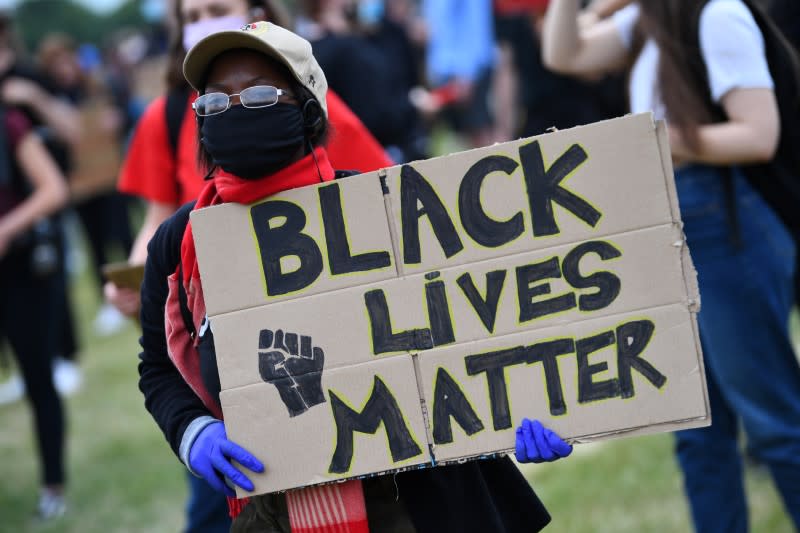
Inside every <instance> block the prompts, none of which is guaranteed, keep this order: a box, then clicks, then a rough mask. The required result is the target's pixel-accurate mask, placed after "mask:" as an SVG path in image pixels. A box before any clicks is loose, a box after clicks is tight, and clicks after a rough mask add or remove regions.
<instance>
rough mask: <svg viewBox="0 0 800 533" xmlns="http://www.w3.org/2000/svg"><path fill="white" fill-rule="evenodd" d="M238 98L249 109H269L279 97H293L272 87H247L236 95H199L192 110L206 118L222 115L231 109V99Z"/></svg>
mask: <svg viewBox="0 0 800 533" xmlns="http://www.w3.org/2000/svg"><path fill="white" fill-rule="evenodd" d="M234 96H238V97H239V102H241V104H242V105H243V106H244V107H247V108H249V109H259V108H261V107H269V106H271V105H275V104H277V103H278V98H279V97H281V96H293V95H292V93H290V92H287V91H284V90H283V89H278V88H277V87H273V86H272V85H256V86H254V87H248V88H247V89H245V90H243V91H242V92H240V93H237V94H225V93H206V94H204V95H201V96H199V97H198V98H197V100H195V101H194V103H193V104H192V109H194V112H195V113H197V116H200V117H208V116H211V115H219V114H220V113H224V112H225V111H227V110H228V109H230V107H231V98H232V97H234Z"/></svg>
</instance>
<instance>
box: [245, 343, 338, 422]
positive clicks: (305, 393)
mask: <svg viewBox="0 0 800 533" xmlns="http://www.w3.org/2000/svg"><path fill="white" fill-rule="evenodd" d="M298 340H299V344H298ZM258 349H259V352H258V372H259V374H261V379H263V380H264V381H266V382H267V383H271V384H272V385H275V387H276V388H277V389H278V394H280V396H281V400H283V403H284V405H286V408H287V409H288V410H289V416H297V415H300V414H303V413H305V412H306V411H308V410H309V408H311V407H314V406H315V405H317V404H320V403H324V402H325V394H324V393H323V392H322V367H323V365H324V363H325V352H323V351H322V348H319V347H318V346H312V344H311V337H309V336H308V335H300V336H299V338H298V335H297V333H284V332H283V330H280V329H279V330H276V331H275V332H274V333H273V332H272V330H270V329H262V330H261V332H260V333H259V336H258Z"/></svg>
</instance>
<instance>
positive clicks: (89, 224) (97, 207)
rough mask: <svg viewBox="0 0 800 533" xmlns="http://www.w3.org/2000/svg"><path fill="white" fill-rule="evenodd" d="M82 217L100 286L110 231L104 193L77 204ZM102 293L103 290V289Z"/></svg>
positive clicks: (96, 278) (76, 208) (101, 284)
mask: <svg viewBox="0 0 800 533" xmlns="http://www.w3.org/2000/svg"><path fill="white" fill-rule="evenodd" d="M75 210H76V211H77V212H78V216H79V217H80V219H81V223H82V225H83V229H84V232H85V233H86V240H87V241H88V242H89V248H91V253H92V268H93V270H94V275H95V280H96V282H97V283H98V285H99V286H100V287H102V286H103V268H102V267H103V265H104V264H106V262H107V260H106V249H105V245H106V241H107V239H106V235H107V234H108V232H109V228H108V227H107V224H108V223H107V221H106V220H104V217H103V214H104V210H105V207H104V201H103V195H99V196H93V197H91V198H88V199H86V200H84V201H83V202H81V203H80V204H79V205H77V206H75ZM101 293H102V291H101Z"/></svg>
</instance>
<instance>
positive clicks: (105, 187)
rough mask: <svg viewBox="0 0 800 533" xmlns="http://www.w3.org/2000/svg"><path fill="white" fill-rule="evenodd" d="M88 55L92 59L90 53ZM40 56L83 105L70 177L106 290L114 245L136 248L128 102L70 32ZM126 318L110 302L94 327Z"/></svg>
mask: <svg viewBox="0 0 800 533" xmlns="http://www.w3.org/2000/svg"><path fill="white" fill-rule="evenodd" d="M84 50H86V49H84ZM84 58H86V59H88V58H87V57H86V53H84ZM37 60H38V64H39V67H40V68H41V70H42V72H43V73H44V74H45V75H47V76H48V77H49V78H50V79H51V80H52V81H53V83H54V84H55V85H56V86H57V87H58V90H59V91H60V92H61V93H63V94H65V95H67V96H68V98H69V99H70V101H71V103H72V104H73V105H75V106H76V107H77V108H78V109H79V113H80V118H81V124H82V125H83V127H84V132H83V135H82V141H81V142H80V143H78V145H76V146H73V147H72V148H73V149H72V150H71V160H72V165H71V167H72V168H71V171H70V175H69V181H70V189H71V191H72V193H73V199H74V202H73V207H74V209H75V211H76V212H77V214H78V217H79V218H80V221H81V223H82V225H83V229H84V231H85V234H86V237H87V241H88V243H89V247H90V251H91V255H92V265H93V267H94V275H95V279H96V280H97V282H98V286H99V287H100V291H101V293H102V287H103V284H104V276H103V266H104V265H106V264H107V263H109V262H110V260H109V253H110V252H111V251H112V248H113V247H114V246H117V247H118V248H119V250H120V251H121V252H122V253H123V254H124V255H125V256H127V255H128V254H129V253H130V251H131V247H132V246H133V236H132V230H131V226H130V221H129V219H128V212H127V205H126V200H125V198H124V197H123V196H122V195H121V194H120V193H118V192H117V191H116V188H115V182H116V174H117V172H118V171H119V156H120V151H121V145H122V142H123V135H124V125H125V120H126V119H125V117H126V114H127V101H116V100H113V99H112V98H111V94H110V88H109V87H108V86H107V84H106V80H105V79H104V78H103V77H102V75H101V74H100V69H99V67H100V65H99V63H100V61H101V59H100V58H99V57H96V58H93V59H88V60H89V61H91V62H92V63H94V64H86V65H85V67H86V68H85V69H84V67H83V66H82V65H81V63H80V57H79V55H78V46H77V44H76V43H75V41H74V40H73V39H72V38H71V37H69V36H68V35H65V34H51V35H49V36H47V37H46V38H45V39H44V40H43V41H42V42H41V43H40V45H39V49H38V51H37ZM124 320H125V318H124V316H123V315H122V314H121V313H120V312H119V311H118V310H117V309H116V308H115V307H113V306H111V305H110V304H105V305H104V306H102V307H101V308H100V310H99V311H98V313H97V316H96V317H95V320H94V329H95V331H96V332H97V333H98V334H100V335H109V334H112V333H115V332H117V331H119V329H120V328H121V327H122V326H123V325H124Z"/></svg>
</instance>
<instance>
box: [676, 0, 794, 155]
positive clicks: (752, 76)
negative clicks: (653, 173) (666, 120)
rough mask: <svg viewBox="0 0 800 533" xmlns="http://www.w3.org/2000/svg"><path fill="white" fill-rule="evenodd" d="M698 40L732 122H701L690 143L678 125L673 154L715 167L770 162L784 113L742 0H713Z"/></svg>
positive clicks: (712, 87)
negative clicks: (695, 140) (690, 143)
mask: <svg viewBox="0 0 800 533" xmlns="http://www.w3.org/2000/svg"><path fill="white" fill-rule="evenodd" d="M699 40H700V49H701V51H702V54H703V60H704V63H705V65H706V72H707V76H706V77H707V79H708V84H709V92H710V94H711V97H712V98H713V99H714V101H715V102H717V103H718V104H719V105H720V106H722V108H723V109H724V111H725V114H726V117H727V120H725V121H724V122H721V123H716V124H710V125H705V126H700V127H699V129H698V130H697V142H696V143H694V144H692V145H691V146H688V145H687V144H688V143H686V142H685V140H684V139H683V138H681V136H680V134H678V133H677V131H674V129H673V131H671V133H670V140H671V145H672V153H673V156H674V158H675V159H676V160H677V161H695V162H698V163H706V164H711V165H733V164H746V163H763V162H767V161H769V160H771V159H772V158H773V157H774V155H775V152H776V150H777V147H778V143H779V141H780V115H779V112H778V105H777V102H776V99H775V94H774V91H773V85H774V82H773V80H772V76H771V75H770V72H769V64H768V62H767V58H766V52H765V45H764V39H763V37H762V35H761V31H760V30H759V28H758V25H757V24H756V22H755V20H754V19H753V16H752V14H751V13H750V11H749V10H748V9H747V7H746V6H745V5H744V4H741V3H739V2H711V3H709V4H708V5H707V6H706V7H705V8H703V11H702V13H701V15H700V24H699Z"/></svg>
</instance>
